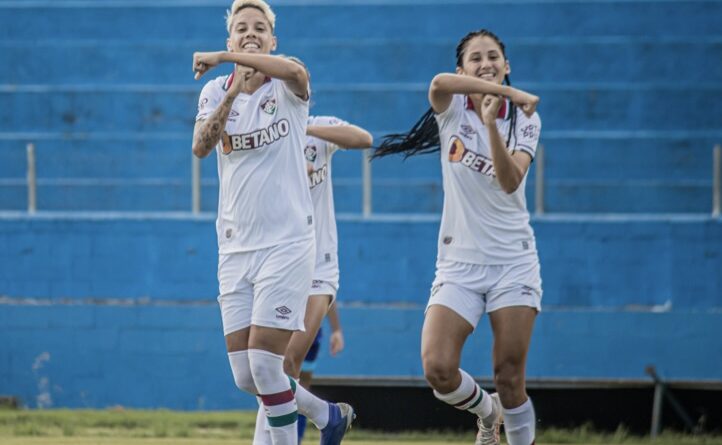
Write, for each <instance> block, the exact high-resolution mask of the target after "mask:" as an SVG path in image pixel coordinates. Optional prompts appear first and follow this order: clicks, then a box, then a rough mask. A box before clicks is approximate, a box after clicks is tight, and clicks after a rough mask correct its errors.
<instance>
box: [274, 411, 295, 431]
mask: <svg viewBox="0 0 722 445" xmlns="http://www.w3.org/2000/svg"><path fill="white" fill-rule="evenodd" d="M297 420H298V411H294V412H292V413H288V414H283V415H280V416H275V417H273V416H268V425H269V426H270V427H271V428H280V427H284V426H287V425H291V424H293V423H295V422H296V421H297Z"/></svg>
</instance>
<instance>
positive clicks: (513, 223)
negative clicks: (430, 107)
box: [436, 95, 541, 264]
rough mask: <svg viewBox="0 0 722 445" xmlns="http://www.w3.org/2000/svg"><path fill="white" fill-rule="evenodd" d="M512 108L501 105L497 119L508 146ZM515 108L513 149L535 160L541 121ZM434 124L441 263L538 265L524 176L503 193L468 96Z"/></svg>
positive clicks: (456, 97) (483, 129) (456, 98)
mask: <svg viewBox="0 0 722 445" xmlns="http://www.w3.org/2000/svg"><path fill="white" fill-rule="evenodd" d="M509 109H510V107H509V104H508V102H505V103H504V104H502V110H501V111H500V118H498V119H497V120H496V125H497V128H498V129H499V133H500V134H501V136H502V138H503V140H504V142H506V139H507V135H508V132H509V126H510V125H511V119H510V115H509V111H508V110H509ZM516 110H517V113H516V119H517V121H516V130H515V131H514V134H512V136H511V140H510V142H509V151H510V152H514V151H524V152H526V153H528V154H529V155H530V156H531V157H532V159H533V158H534V154H535V153H536V147H537V144H538V142H539V132H540V130H541V120H540V119H539V115H538V114H536V113H535V114H534V115H533V116H532V117H531V118H528V117H527V116H526V115H524V113H523V112H522V111H521V110H519V109H518V108H516ZM436 121H437V123H438V125H439V137H440V140H441V172H442V176H443V181H444V211H443V215H442V218H441V229H440V231H439V241H438V245H439V254H438V257H439V259H448V260H452V261H459V262H464V263H472V264H513V263H520V262H524V261H527V260H528V261H534V260H535V259H536V258H537V251H536V243H535V240H534V232H533V230H532V228H531V226H530V225H529V212H528V211H527V208H526V197H525V196H524V188H525V185H526V175H525V176H524V179H523V180H522V182H521V184H520V185H519V188H518V189H517V190H516V191H515V192H514V193H512V194H507V193H506V192H504V190H502V188H501V186H500V185H499V181H498V180H497V179H496V174H495V171H494V166H493V164H492V157H491V147H490V145H489V133H488V132H487V130H486V127H485V126H484V124H483V123H482V122H481V119H480V118H479V116H478V115H477V114H476V112H475V111H474V109H473V107H471V102H470V101H469V99H468V98H467V97H466V96H463V95H454V97H453V99H452V101H451V104H450V105H449V108H448V109H447V110H446V111H444V112H443V113H440V114H438V115H436Z"/></svg>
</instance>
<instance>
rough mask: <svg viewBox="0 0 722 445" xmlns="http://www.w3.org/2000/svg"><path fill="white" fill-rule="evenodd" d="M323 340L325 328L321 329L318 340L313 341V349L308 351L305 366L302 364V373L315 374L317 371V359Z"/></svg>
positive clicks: (317, 335) (304, 360)
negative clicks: (315, 370)
mask: <svg viewBox="0 0 722 445" xmlns="http://www.w3.org/2000/svg"><path fill="white" fill-rule="evenodd" d="M321 338H323V328H320V327H319V328H318V333H317V334H316V338H314V339H313V343H312V344H311V348H310V349H309V350H308V353H307V354H306V358H304V359H303V364H301V371H302V372H313V370H314V369H316V358H318V351H319V350H321Z"/></svg>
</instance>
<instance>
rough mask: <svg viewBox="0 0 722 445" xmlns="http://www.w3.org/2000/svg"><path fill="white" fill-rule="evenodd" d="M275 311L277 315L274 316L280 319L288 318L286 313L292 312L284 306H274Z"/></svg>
mask: <svg viewBox="0 0 722 445" xmlns="http://www.w3.org/2000/svg"><path fill="white" fill-rule="evenodd" d="M276 312H278V315H276V318H280V319H282V320H288V314H290V313H291V312H293V311H292V310H291V309H289V308H287V307H286V306H279V307H277V308H276Z"/></svg>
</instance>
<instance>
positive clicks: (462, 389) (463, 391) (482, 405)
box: [434, 369, 493, 419]
mask: <svg viewBox="0 0 722 445" xmlns="http://www.w3.org/2000/svg"><path fill="white" fill-rule="evenodd" d="M459 372H460V373H461V384H460V385H459V387H458V388H456V389H455V390H453V391H451V392H450V393H448V394H441V393H440V392H438V391H436V390H434V395H435V396H436V398H437V399H439V400H441V401H442V402H446V403H448V404H449V405H451V406H453V407H454V408H456V409H460V410H462V411H469V412H471V413H474V414H476V415H477V416H479V417H481V418H482V419H483V418H485V417H488V416H489V415H490V414H492V408H493V405H492V403H491V396H490V395H489V393H488V392H486V391H484V390H483V389H481V387H480V386H479V385H477V384H476V382H475V381H474V378H473V377H471V376H470V375H469V374H467V373H466V371H464V370H463V369H459Z"/></svg>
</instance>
